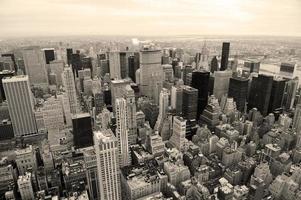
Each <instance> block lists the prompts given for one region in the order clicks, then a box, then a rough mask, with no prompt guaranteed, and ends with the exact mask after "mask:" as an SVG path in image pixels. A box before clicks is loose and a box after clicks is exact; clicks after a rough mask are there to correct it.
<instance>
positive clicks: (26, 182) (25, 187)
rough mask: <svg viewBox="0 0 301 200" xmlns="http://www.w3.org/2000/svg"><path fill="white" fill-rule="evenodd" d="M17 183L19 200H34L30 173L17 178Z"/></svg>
mask: <svg viewBox="0 0 301 200" xmlns="http://www.w3.org/2000/svg"><path fill="white" fill-rule="evenodd" d="M17 183H18V188H19V191H20V195H21V199H23V200H31V199H34V192H33V187H32V182H31V173H26V174H25V175H24V176H19V178H18V181H17Z"/></svg>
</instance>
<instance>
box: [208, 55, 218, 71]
mask: <svg viewBox="0 0 301 200" xmlns="http://www.w3.org/2000/svg"><path fill="white" fill-rule="evenodd" d="M210 71H211V73H214V72H215V71H218V60H217V58H216V56H214V57H213V58H212V60H211V64H210Z"/></svg>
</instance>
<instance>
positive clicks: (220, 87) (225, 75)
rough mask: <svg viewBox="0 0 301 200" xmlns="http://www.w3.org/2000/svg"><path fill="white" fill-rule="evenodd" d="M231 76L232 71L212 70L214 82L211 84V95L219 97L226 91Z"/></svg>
mask: <svg viewBox="0 0 301 200" xmlns="http://www.w3.org/2000/svg"><path fill="white" fill-rule="evenodd" d="M231 77H232V71H230V70H225V71H215V72H214V84H213V95H214V96H215V97H216V98H217V99H219V100H220V99H221V98H222V97H223V96H224V95H226V94H227V93H228V89H229V81H230V78H231Z"/></svg>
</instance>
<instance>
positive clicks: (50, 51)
mask: <svg viewBox="0 0 301 200" xmlns="http://www.w3.org/2000/svg"><path fill="white" fill-rule="evenodd" d="M42 51H43V52H44V55H45V63H46V64H49V63H50V61H53V60H55V54H54V48H46V49H42Z"/></svg>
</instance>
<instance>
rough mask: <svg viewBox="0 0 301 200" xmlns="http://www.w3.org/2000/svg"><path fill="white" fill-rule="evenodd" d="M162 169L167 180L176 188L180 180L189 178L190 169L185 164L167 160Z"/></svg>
mask: <svg viewBox="0 0 301 200" xmlns="http://www.w3.org/2000/svg"><path fill="white" fill-rule="evenodd" d="M163 169H164V172H165V173H166V175H167V177H168V182H169V183H170V184H172V185H174V186H175V187H177V188H178V187H179V186H180V183H181V182H183V181H186V180H188V179H190V171H189V169H188V167H187V166H185V165H182V164H176V163H173V162H170V161H169V162H164V165H163Z"/></svg>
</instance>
